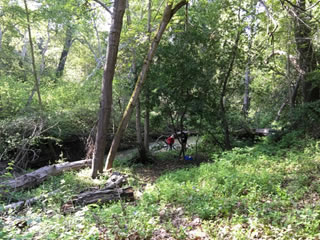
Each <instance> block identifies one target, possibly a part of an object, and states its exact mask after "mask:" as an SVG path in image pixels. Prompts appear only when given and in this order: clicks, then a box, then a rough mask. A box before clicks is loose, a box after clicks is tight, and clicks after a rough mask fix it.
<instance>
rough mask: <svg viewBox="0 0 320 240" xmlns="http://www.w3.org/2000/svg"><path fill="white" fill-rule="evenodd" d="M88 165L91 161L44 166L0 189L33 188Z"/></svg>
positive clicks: (7, 182) (0, 186)
mask: <svg viewBox="0 0 320 240" xmlns="http://www.w3.org/2000/svg"><path fill="white" fill-rule="evenodd" d="M90 165H91V159H88V160H80V161H76V162H66V163H60V164H54V165H51V166H45V167H42V168H39V169H38V170H36V171H33V172H31V173H27V174H24V175H22V176H20V177H17V178H15V179H12V180H8V181H4V182H2V183H0V189H3V188H6V189H8V188H9V189H14V190H20V189H26V188H33V187H36V186H38V185H39V184H40V183H42V182H43V181H45V180H46V179H47V178H48V177H49V176H57V175H59V174H62V173H63V172H65V171H69V170H78V169H81V168H84V167H88V166H90Z"/></svg>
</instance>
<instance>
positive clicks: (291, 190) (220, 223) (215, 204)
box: [0, 140, 320, 239]
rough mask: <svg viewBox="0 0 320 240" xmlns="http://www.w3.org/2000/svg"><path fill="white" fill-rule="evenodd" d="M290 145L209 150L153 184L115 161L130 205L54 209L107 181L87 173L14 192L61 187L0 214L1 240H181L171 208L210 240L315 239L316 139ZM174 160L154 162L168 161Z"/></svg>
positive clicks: (319, 153) (318, 223) (318, 192)
mask: <svg viewBox="0 0 320 240" xmlns="http://www.w3.org/2000/svg"><path fill="white" fill-rule="evenodd" d="M291 143H292V144H290V146H289V144H288V143H286V142H281V143H279V144H274V143H272V142H267V141H264V142H261V143H259V144H257V145H255V146H252V147H245V148H235V149H233V150H232V151H228V152H223V153H212V154H211V157H210V158H211V159H210V160H211V162H209V163H203V164H201V165H200V166H195V167H188V168H185V169H180V170H176V171H172V172H168V173H166V174H163V175H162V176H161V177H160V178H158V180H157V181H156V183H154V184H151V183H146V182H143V181H142V179H143V178H142V177H143V176H137V175H133V167H125V166H124V164H118V165H117V166H118V169H117V170H119V171H122V172H125V173H126V174H128V176H129V178H128V180H129V181H128V182H129V185H131V186H133V187H134V189H135V191H136V192H135V194H136V197H137V200H136V201H135V202H129V203H124V202H113V203H109V204H104V205H96V204H94V205H89V206H85V207H78V208H77V209H76V211H75V212H73V213H70V214H65V215H64V214H63V213H62V212H61V210H60V207H61V205H62V204H63V203H64V202H66V201H67V200H69V199H70V198H71V197H72V196H73V195H76V194H77V193H79V192H80V191H81V190H84V189H86V188H89V187H92V186H101V185H102V184H103V183H104V182H105V180H106V179H107V176H102V177H101V178H100V179H98V180H95V181H93V180H91V179H90V178H89V175H90V170H89V169H87V170H83V171H81V172H78V173H76V172H71V173H66V174H64V175H63V176H59V177H52V178H50V179H49V181H47V182H46V183H44V184H43V185H41V186H39V187H38V188H37V189H34V190H31V191H28V192H23V193H16V194H17V195H16V196H17V199H21V198H30V197H33V196H39V195H43V194H47V193H48V192H51V191H54V190H56V189H59V193H58V194H56V195H54V196H48V197H45V198H44V200H43V201H40V202H38V203H37V204H36V205H34V206H32V207H28V208H26V209H24V210H23V211H21V212H19V213H14V212H11V213H8V214H6V215H2V216H1V217H0V238H1V239H126V238H128V239H130V237H131V239H134V238H133V237H134V236H135V237H138V238H136V239H149V238H151V237H152V236H153V235H154V234H155V232H156V230H159V229H165V231H166V232H167V233H169V234H170V236H172V237H173V238H175V239H185V238H187V232H188V230H190V229H188V227H186V226H180V227H179V226H177V225H176V224H175V223H174V219H173V218H174V216H173V215H172V212H174V210H172V209H178V208H181V207H182V209H183V216H184V217H185V218H187V219H189V221H192V219H194V217H199V218H200V219H201V220H202V229H203V231H205V232H206V234H207V236H208V237H209V238H210V239H254V238H256V239H267V238H268V239H270V238H273V239H306V238H308V239H317V238H319V237H320V234H319V230H320V204H319V203H320V187H319V183H320V142H319V141H314V140H300V141H298V140H296V141H291ZM175 155H176V152H172V153H158V154H157V156H156V157H157V158H158V159H160V160H162V161H167V162H168V164H170V162H172V161H174V157H175ZM120 162H121V161H120ZM122 162H123V160H122ZM139 167H143V166H139ZM3 204H6V203H5V202H3ZM170 213H171V215H170Z"/></svg>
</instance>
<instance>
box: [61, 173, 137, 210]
mask: <svg viewBox="0 0 320 240" xmlns="http://www.w3.org/2000/svg"><path fill="white" fill-rule="evenodd" d="M126 182H127V180H126V176H125V175H122V174H121V173H118V172H113V173H112V175H111V176H110V178H109V179H108V180H107V183H106V185H105V186H104V187H103V188H102V189H98V190H90V191H86V192H82V193H80V194H79V195H78V196H76V197H74V198H73V199H71V200H70V201H68V202H66V203H65V204H63V205H62V207H61V211H62V212H63V213H65V214H66V213H70V212H73V211H74V206H76V205H80V206H84V205H88V204H103V203H106V202H110V201H118V200H126V201H133V200H134V194H133V192H134V191H133V188H132V187H126V188H121V186H122V185H123V184H124V183H126Z"/></svg>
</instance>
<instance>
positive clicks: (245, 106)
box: [242, 62, 250, 117]
mask: <svg viewBox="0 0 320 240" xmlns="http://www.w3.org/2000/svg"><path fill="white" fill-rule="evenodd" d="M249 86H250V62H248V64H247V67H246V73H245V76H244V97H243V108H242V109H243V114H244V116H245V117H247V116H248V112H249V106H250V97H249V89H250V88H249Z"/></svg>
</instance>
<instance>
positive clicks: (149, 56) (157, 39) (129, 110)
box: [106, 0, 187, 169]
mask: <svg viewBox="0 0 320 240" xmlns="http://www.w3.org/2000/svg"><path fill="white" fill-rule="evenodd" d="M186 3H187V1H186V0H182V1H180V2H179V3H178V4H177V5H176V6H175V7H174V8H172V4H173V3H172V2H171V1H170V2H169V3H168V5H167V6H166V8H165V10H164V13H163V17H162V21H161V23H160V26H159V29H158V32H157V34H156V36H155V38H154V39H153V41H152V44H151V47H150V49H149V52H148V54H147V57H146V59H145V60H144V63H143V66H142V70H141V72H140V74H139V77H138V80H137V82H136V86H135V89H134V91H133V93H132V95H131V98H130V100H129V103H128V105H127V108H126V110H125V112H124V114H123V116H122V119H121V122H120V125H119V127H118V130H117V132H116V135H115V137H114V139H113V141H112V144H111V148H110V150H109V154H108V157H107V164H106V169H110V168H112V164H113V161H114V158H115V156H116V153H117V150H118V147H119V144H120V140H121V137H122V135H123V133H124V131H125V129H126V127H127V125H128V122H129V119H130V117H131V114H132V111H133V108H134V106H135V104H136V102H137V99H138V97H139V94H140V92H141V89H142V85H143V83H144V81H145V79H146V76H147V72H148V70H149V67H150V64H151V61H152V58H153V56H154V54H155V52H156V50H157V47H158V45H159V42H160V40H161V37H162V34H163V33H164V31H165V29H166V27H167V25H168V23H169V22H170V20H171V18H172V16H173V15H174V14H175V13H176V12H177V11H178V10H179V9H180V8H181V7H183V6H184V5H185V4H186Z"/></svg>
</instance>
